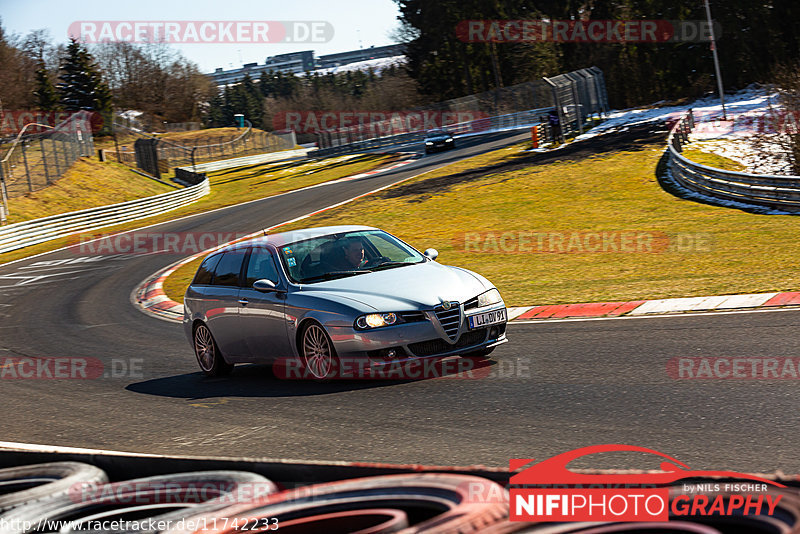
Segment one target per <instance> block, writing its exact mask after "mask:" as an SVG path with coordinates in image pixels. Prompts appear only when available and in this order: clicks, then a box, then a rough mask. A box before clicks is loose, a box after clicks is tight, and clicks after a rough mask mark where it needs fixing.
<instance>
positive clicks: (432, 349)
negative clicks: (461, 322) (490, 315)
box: [408, 328, 488, 357]
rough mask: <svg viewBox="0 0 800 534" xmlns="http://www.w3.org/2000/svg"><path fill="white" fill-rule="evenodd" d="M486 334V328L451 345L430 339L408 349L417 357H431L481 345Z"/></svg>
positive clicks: (464, 336)
mask: <svg viewBox="0 0 800 534" xmlns="http://www.w3.org/2000/svg"><path fill="white" fill-rule="evenodd" d="M487 332H488V330H487V329H486V328H481V329H479V330H473V331H471V332H467V333H465V334H464V335H462V336H461V338H460V339H459V340H458V341H457V342H456V343H455V344H453V345H451V344H449V343H448V342H447V341H445V340H443V339H431V340H430V341H420V342H419V343H411V344H410V345H409V346H408V348H409V349H410V350H411V352H413V353H414V354H415V355H416V356H418V357H424V356H433V355H434V354H439V353H442V352H449V351H451V350H455V349H460V348H463V347H469V346H472V345H477V344H479V343H483V341H485V340H486V334H487Z"/></svg>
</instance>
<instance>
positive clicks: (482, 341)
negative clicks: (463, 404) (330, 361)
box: [327, 305, 508, 365]
mask: <svg viewBox="0 0 800 534" xmlns="http://www.w3.org/2000/svg"><path fill="white" fill-rule="evenodd" d="M504 308H505V306H504V305H494V306H487V307H485V308H481V309H478V310H476V309H471V310H469V312H468V314H469V315H473V314H475V313H483V312H488V311H495V310H499V309H504ZM466 317H467V314H466V313H464V310H463V306H462V307H461V309H460V322H459V330H458V334H457V335H456V336H455V339H451V338H449V337H448V336H447V335H446V334H444V333H443V331H442V329H441V326H440V325H439V324H438V323H437V321H438V319H437V317H436V315H435V314H434V313H433V312H432V311H426V312H425V319H424V320H422V321H415V322H410V323H403V324H398V325H394V326H388V327H383V328H376V329H374V330H356V329H355V328H353V327H352V326H331V325H327V328H328V331H329V333H330V335H331V339H332V341H333V344H334V347H335V348H336V353H337V355H338V356H339V358H340V359H349V358H358V359H363V358H368V359H369V361H370V364H372V365H385V364H388V363H398V362H404V361H411V360H418V359H422V358H442V357H447V356H453V355H457V354H465V353H468V352H475V351H480V350H483V349H488V348H491V347H495V346H497V345H501V344H503V343H506V342H507V341H508V340H507V339H506V324H507V323H506V322H501V323H496V324H492V325H487V326H483V327H480V328H476V329H470V328H469V326H468V321H467V318H466ZM390 351H394V353H395V355H394V356H393V357H389V352H390Z"/></svg>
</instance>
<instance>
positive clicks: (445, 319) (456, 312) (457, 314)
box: [433, 302, 461, 339]
mask: <svg viewBox="0 0 800 534" xmlns="http://www.w3.org/2000/svg"><path fill="white" fill-rule="evenodd" d="M451 305H452V308H450V309H449V310H445V309H443V308H442V307H441V306H437V307H436V308H434V310H433V312H434V313H435V314H436V318H437V319H439V324H441V325H442V328H443V329H444V332H445V334H447V337H449V338H450V339H455V338H456V336H457V335H458V327H459V326H461V310H460V309H459V307H458V303H456V302H453V303H452V304H451Z"/></svg>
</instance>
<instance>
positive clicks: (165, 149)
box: [105, 120, 297, 177]
mask: <svg viewBox="0 0 800 534" xmlns="http://www.w3.org/2000/svg"><path fill="white" fill-rule="evenodd" d="M114 137H115V139H116V144H117V147H116V149H115V150H106V151H105V153H106V157H109V158H111V159H113V160H116V161H119V162H120V163H124V164H126V165H129V166H131V167H138V168H140V169H142V170H144V171H145V172H148V173H150V174H152V175H154V176H158V177H160V175H161V174H162V173H166V172H169V170H170V169H172V168H175V167H193V166H194V165H196V164H198V163H202V162H207V161H217V160H220V159H226V158H233V157H239V156H247V155H251V154H263V153H267V152H277V151H279V150H289V149H292V148H294V147H295V145H296V143H297V141H296V137H295V134H294V132H292V131H289V132H285V133H284V132H264V131H261V130H256V129H254V128H253V127H252V126H251V125H250V123H249V122H248V124H247V127H246V128H245V129H244V131H242V133H241V134H240V135H239V136H237V137H235V138H234V139H227V140H226V138H225V137H223V136H200V137H195V138H193V139H191V140H187V141H184V143H186V144H179V143H177V142H174V141H170V140H167V139H163V138H159V137H155V136H153V135H150V134H148V133H146V132H145V131H143V130H142V129H140V128H138V127H137V124H136V122H133V121H130V120H126V121H116V120H115V122H114ZM121 143H124V144H121Z"/></svg>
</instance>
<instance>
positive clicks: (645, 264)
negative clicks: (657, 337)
mask: <svg viewBox="0 0 800 534" xmlns="http://www.w3.org/2000/svg"><path fill="white" fill-rule="evenodd" d="M521 148H522V145H520V146H517V147H512V148H510V149H505V150H503V151H499V152H498V153H492V154H491V155H487V156H481V157H479V158H473V160H472V161H463V162H459V163H458V164H456V165H453V166H449V167H446V168H444V169H441V170H438V171H434V172H432V173H428V174H427V175H425V176H422V177H419V178H417V179H414V180H413V181H411V182H406V183H405V184H402V185H399V186H395V187H394V188H391V189H389V190H385V191H383V192H381V193H378V194H375V195H371V196H369V197H365V198H362V199H359V200H357V201H354V202H352V203H349V204H347V205H345V206H342V207H340V208H337V209H335V210H330V211H327V212H325V213H323V214H320V215H317V216H314V217H312V218H310V219H306V220H303V221H300V222H298V223H294V224H292V225H289V226H287V227H285V229H287V230H290V229H293V228H299V227H312V226H324V225H330V224H367V225H372V226H376V227H379V228H383V229H385V230H387V231H389V232H391V233H393V234H395V235H397V236H399V237H401V238H402V239H404V240H407V241H408V242H409V243H411V244H412V245H414V246H415V247H416V248H418V249H420V250H424V249H426V248H428V247H434V248H436V249H438V250H439V252H440V256H439V259H440V261H441V262H442V263H445V264H450V265H457V266H461V267H465V268H469V269H472V270H475V271H477V272H479V273H481V274H483V275H485V276H486V277H488V278H489V279H490V280H492V281H493V282H494V283H495V284H497V286H498V287H499V288H500V290H501V292H502V293H503V295H504V297H505V298H506V301H507V303H508V304H510V305H526V304H545V303H546V304H550V303H574V302H598V301H616V300H630V299H651V298H667V297H684V296H700V295H715V294H727V293H750V292H754V293H757V292H768V291H787V290H798V289H800V269H798V267H797V254H796V250H795V247H796V241H797V236H798V235H800V218H798V217H793V216H778V215H756V214H751V213H746V212H743V211H740V210H735V209H729V208H721V207H713V206H709V205H704V204H698V203H696V202H691V201H687V200H682V199H679V198H676V197H675V196H672V195H671V194H669V193H667V192H665V191H664V190H663V189H662V188H661V187H660V186H659V183H658V180H657V177H656V174H655V169H656V168H657V166H658V164H659V161H660V158H661V157H662V154H663V151H664V149H663V144H657V145H650V146H647V147H644V149H642V150H638V151H633V152H618V153H612V154H602V155H597V156H594V157H591V158H587V159H582V160H579V161H557V162H554V163H549V164H538V165H531V166H528V167H525V168H522V169H515V170H511V171H505V172H504V171H499V172H488V173H486V174H485V175H484V176H482V177H480V178H478V179H474V177H473V178H472V179H470V180H461V179H460V178H459V177H454V178H453V180H452V181H451V183H450V184H449V185H446V186H443V187H440V188H438V189H437V190H435V191H424V192H415V189H414V187H417V188H418V187H420V186H424V183H425V182H429V183H431V182H430V181H431V180H435V179H437V177H438V179H439V180H442V179H446V178H443V177H446V176H447V175H452V174H455V173H456V172H457V171H458V170H463V169H467V168H471V167H473V166H475V165H477V164H481V163H487V162H490V161H492V160H495V161H497V160H501V159H502V160H509V159H513V158H514V157H515V151H516V153H517V154H518V153H519V151H520V149H521ZM410 185H413V186H414V187H410ZM418 190H419V189H417V191H418ZM464 232H478V233H486V232H493V233H494V234H495V236H496V237H498V238H499V237H500V236H501V235H502V234H503V233H505V232H509V234H507V235H510V236H516V237H518V236H519V235H520V234H519V232H531V233H533V234H535V233H544V234H545V239H549V235H550V234H551V233H553V234H556V237H558V236H560V237H561V238H563V239H564V242H563V243H562V247H561V250H560V251H559V247H558V246H555V247H554V250H553V251H550V248H549V246H548V241H545V242H544V245H543V246H542V247H541V248H539V247H538V244H537V240H536V237H535V235H534V237H533V245H529V246H530V248H531V251H529V252H512V253H503V252H502V251H498V250H491V243H489V244H488V245H487V242H486V240H485V239H483V238H481V240H479V241H478V243H479V245H478V248H477V250H471V251H465V250H464V245H465V238H464ZM594 232H612V233H613V232H617V233H620V234H618V235H621V234H630V235H633V236H634V237H635V236H636V235H643V236H645V238H646V241H645V243H648V242H649V243H650V247H649V249H648V248H647V247H644V246H642V247H640V250H639V251H636V245H635V241H634V245H633V251H632V252H626V251H617V252H610V251H606V252H602V251H600V252H587V251H585V250H583V251H579V250H576V248H575V247H572V249H570V248H569V247H568V243H569V240H570V238H572V237H573V236H575V235H579V236H581V237H585V235H586V233H594ZM533 234H532V235H533ZM523 235H525V234H523ZM470 243H472V242H470ZM647 250H649V252H648V251H647ZM194 267H196V266H194ZM191 271H192V269H191V267H190V268H188V269H186V270H185V272H186V273H189V274H184V277H183V279H182V280H181V279H179V278H176V279H175V280H174V281H170V286H169V287H170V292H171V293H170V294H171V295H172V296H173V298H174V297H176V296H177V297H178V298H176V299H175V300H180V295H181V294H182V292H183V287H185V283H187V282H188V277H190V276H191ZM173 282H175V283H174V284H173ZM181 284H183V285H181Z"/></svg>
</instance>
